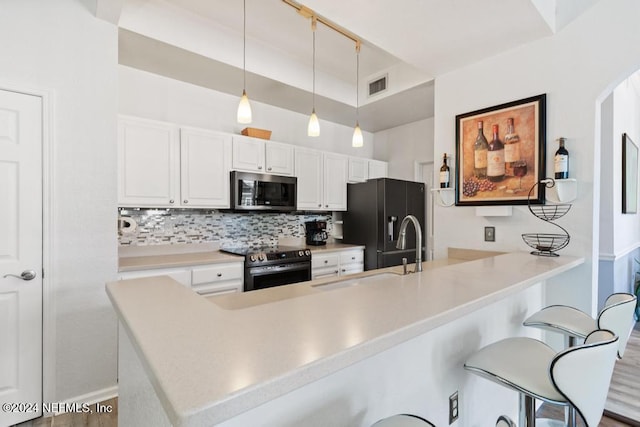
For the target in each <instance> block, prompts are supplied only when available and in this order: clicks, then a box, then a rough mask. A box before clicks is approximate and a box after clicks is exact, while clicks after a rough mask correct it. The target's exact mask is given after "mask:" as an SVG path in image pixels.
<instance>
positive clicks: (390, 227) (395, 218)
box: [387, 215, 398, 242]
mask: <svg viewBox="0 0 640 427" xmlns="http://www.w3.org/2000/svg"><path fill="white" fill-rule="evenodd" d="M388 219H389V225H388V227H387V231H388V233H389V241H390V242H393V234H394V233H393V225H394V223H395V222H396V221H397V220H398V217H397V216H395V215H392V216H390V217H389V218H388Z"/></svg>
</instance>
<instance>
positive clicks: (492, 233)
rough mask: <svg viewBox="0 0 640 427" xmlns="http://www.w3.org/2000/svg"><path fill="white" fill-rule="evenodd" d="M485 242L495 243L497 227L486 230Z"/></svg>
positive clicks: (486, 228)
mask: <svg viewBox="0 0 640 427" xmlns="http://www.w3.org/2000/svg"><path fill="white" fill-rule="evenodd" d="M484 241H485V242H495V241H496V228H495V227H485V228H484Z"/></svg>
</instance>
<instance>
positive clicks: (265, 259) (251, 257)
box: [220, 246, 311, 266]
mask: <svg viewBox="0 0 640 427" xmlns="http://www.w3.org/2000/svg"><path fill="white" fill-rule="evenodd" d="M220 250H221V251H222V252H227V253H230V254H235V255H243V256H244V263H245V266H251V265H266V264H270V265H271V264H279V263H287V262H303V261H310V260H311V251H310V250H309V249H307V248H305V247H293V246H264V247H259V248H255V247H254V248H252V247H248V246H226V247H221V248H220Z"/></svg>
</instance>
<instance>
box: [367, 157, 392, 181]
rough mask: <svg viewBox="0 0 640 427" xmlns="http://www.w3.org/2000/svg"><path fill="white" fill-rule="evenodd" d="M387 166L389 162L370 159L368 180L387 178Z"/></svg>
mask: <svg viewBox="0 0 640 427" xmlns="http://www.w3.org/2000/svg"><path fill="white" fill-rule="evenodd" d="M387 166H388V164H387V162H383V161H381V160H373V159H370V160H369V178H368V179H376V178H387V175H388V174H387Z"/></svg>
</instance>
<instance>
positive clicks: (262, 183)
mask: <svg viewBox="0 0 640 427" xmlns="http://www.w3.org/2000/svg"><path fill="white" fill-rule="evenodd" d="M297 184H298V178H296V177H293V176H281V175H268V174H259V173H251V172H240V171H231V209H234V210H241V211H275V212H290V211H295V210H296V203H297V191H298V190H297Z"/></svg>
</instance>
